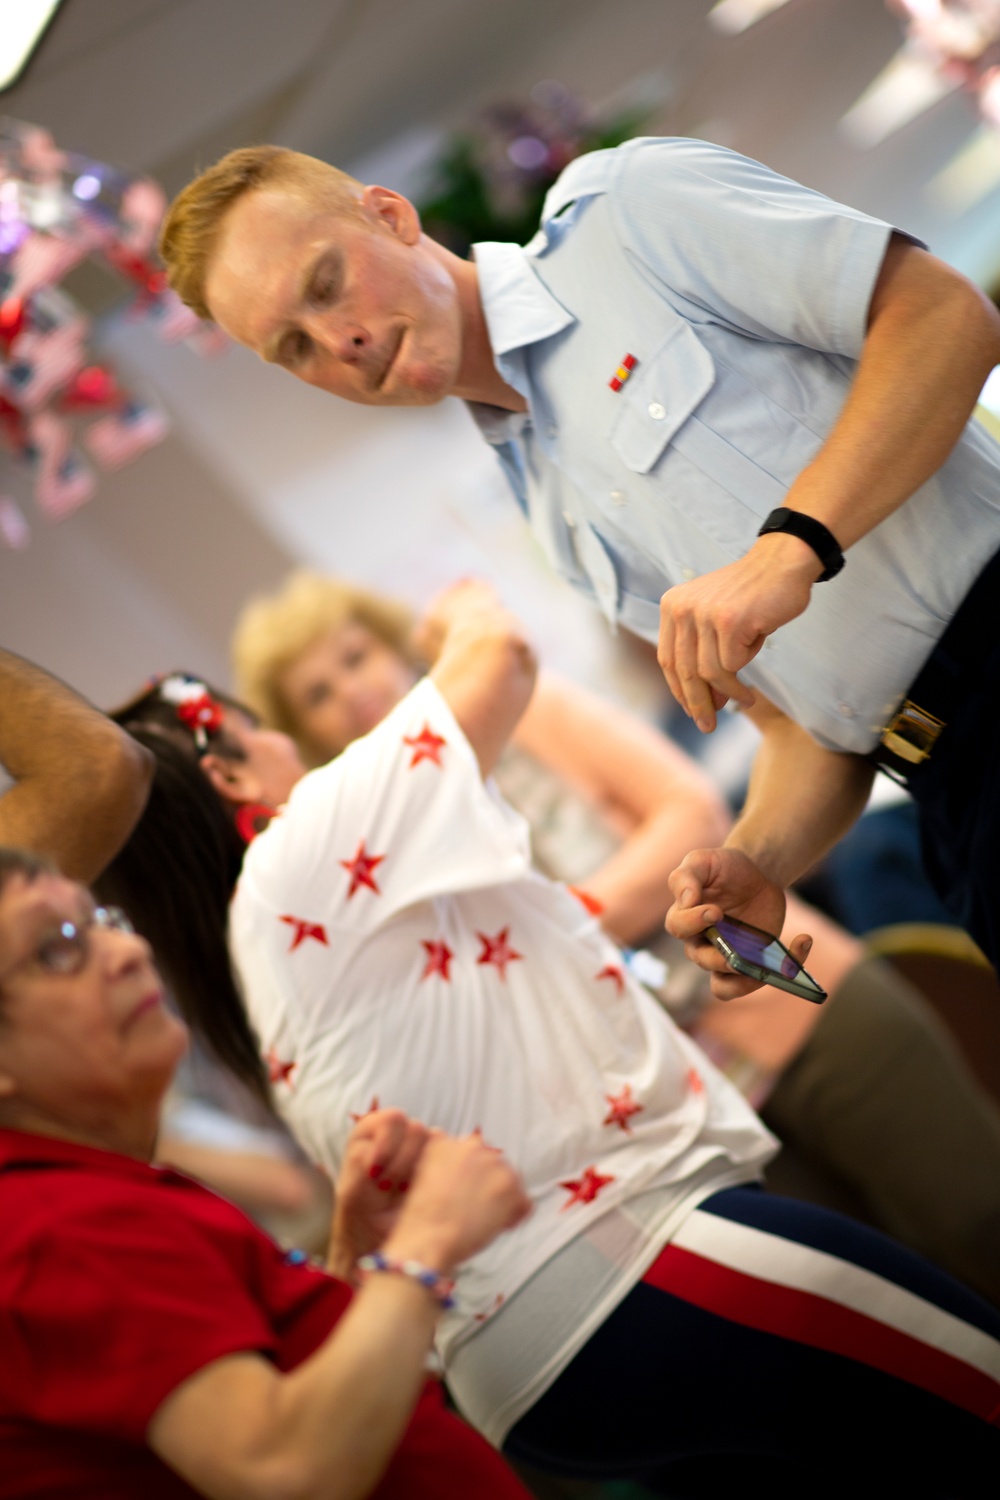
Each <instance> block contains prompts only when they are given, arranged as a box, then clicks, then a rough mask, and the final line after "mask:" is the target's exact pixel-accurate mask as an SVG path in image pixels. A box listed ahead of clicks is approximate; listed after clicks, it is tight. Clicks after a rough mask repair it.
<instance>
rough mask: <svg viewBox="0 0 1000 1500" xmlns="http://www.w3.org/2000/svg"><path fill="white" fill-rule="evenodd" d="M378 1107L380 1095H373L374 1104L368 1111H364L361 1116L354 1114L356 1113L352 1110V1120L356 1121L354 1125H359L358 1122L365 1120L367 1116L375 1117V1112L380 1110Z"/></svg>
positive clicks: (371, 1104)
mask: <svg viewBox="0 0 1000 1500" xmlns="http://www.w3.org/2000/svg"><path fill="white" fill-rule="evenodd" d="M378 1107H379V1103H378V1094H372V1102H371V1103H370V1104H369V1106H368V1108H367V1109H363V1110H362V1111H361V1113H360V1114H359V1115H356V1114H354V1112H353V1110H352V1111H351V1119H352V1120H353V1121H354V1123H355V1125H356V1124H357V1123H358V1121H359V1120H363V1119H364V1118H365V1116H366V1115H373V1114H374V1113H375V1111H376V1110H377V1109H378Z"/></svg>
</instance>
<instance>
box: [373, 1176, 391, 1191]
mask: <svg viewBox="0 0 1000 1500" xmlns="http://www.w3.org/2000/svg"><path fill="white" fill-rule="evenodd" d="M376 1186H377V1188H378V1190H379V1192H380V1193H388V1192H391V1191H392V1183H391V1182H390V1181H389V1179H388V1177H383V1178H382V1181H381V1182H379V1183H376Z"/></svg>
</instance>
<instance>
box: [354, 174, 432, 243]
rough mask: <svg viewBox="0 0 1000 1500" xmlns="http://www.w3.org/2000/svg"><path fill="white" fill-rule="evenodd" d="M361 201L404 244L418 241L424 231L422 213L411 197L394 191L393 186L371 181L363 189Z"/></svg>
mask: <svg viewBox="0 0 1000 1500" xmlns="http://www.w3.org/2000/svg"><path fill="white" fill-rule="evenodd" d="M361 203H362V206H363V207H364V208H366V209H367V210H368V212H369V214H371V215H372V216H373V217H374V218H376V219H378V220H379V222H380V223H382V224H384V225H385V227H386V228H387V229H391V230H392V233H393V234H394V235H395V236H396V238H397V239H399V240H402V241H403V244H404V245H415V244H416V243H417V241H418V240H419V238H420V236H421V233H422V230H421V228H420V215H419V214H418V213H417V210H416V209H415V208H414V206H413V204H412V203H411V202H410V200H409V198H404V197H403V195H402V193H394V192H393V190H392V188H384V187H379V186H378V185H377V184H376V183H370V184H369V185H368V187H366V188H364V189H363V190H362V193H361Z"/></svg>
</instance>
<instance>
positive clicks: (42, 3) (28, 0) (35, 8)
mask: <svg viewBox="0 0 1000 1500" xmlns="http://www.w3.org/2000/svg"><path fill="white" fill-rule="evenodd" d="M60 3H61V0H4V3H3V4H2V5H0V89H7V88H10V86H11V84H12V83H13V82H14V80H15V79H16V78H17V76H18V74H19V73H20V72H21V70H22V69H23V68H24V67H25V66H26V65H27V62H28V58H29V57H30V56H31V54H32V53H33V52H34V50H35V48H36V47H37V46H38V43H39V41H40V40H41V36H42V32H43V31H44V30H45V28H46V26H47V25H48V24H49V22H50V21H51V19H52V17H53V16H54V14H55V13H56V11H57V10H58V9H59V6H60Z"/></svg>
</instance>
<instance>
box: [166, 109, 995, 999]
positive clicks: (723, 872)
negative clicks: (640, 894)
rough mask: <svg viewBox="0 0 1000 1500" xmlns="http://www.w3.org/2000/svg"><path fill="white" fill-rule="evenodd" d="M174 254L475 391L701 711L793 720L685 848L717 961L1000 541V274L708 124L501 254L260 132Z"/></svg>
mask: <svg viewBox="0 0 1000 1500" xmlns="http://www.w3.org/2000/svg"><path fill="white" fill-rule="evenodd" d="M269 153H270V154H269ZM237 159H239V160H237ZM227 164H228V166H227ZM213 174H214V176H213ZM227 174H228V175H227ZM164 253H165V257H166V259H167V263H168V267H169V268H170V272H171V277H172V280H173V282H174V284H175V285H176V286H177V288H178V290H179V291H180V292H181V294H182V295H183V296H184V297H185V299H186V300H187V301H189V302H190V304H191V305H192V306H194V307H196V308H197V309H198V310H199V311H200V312H202V313H209V312H210V313H211V314H212V315H214V316H215V318H216V320H217V321H218V322H220V323H221V324H222V326H223V327H224V328H226V329H227V331H229V332H230V333H231V334H232V335H233V336H234V337H235V338H237V339H239V340H240V341H241V342H243V343H245V344H247V345H248V346H249V347H251V348H253V349H255V350H257V352H259V353H260V354H261V355H262V356H263V357H264V358H266V359H270V360H273V361H276V362H277V363H280V364H283V365H284V366H286V367H287V368H289V369H290V370H291V371H292V373H294V374H296V375H297V376H299V378H301V379H304V380H306V381H308V382H309V383H311V384H315V385H319V386H321V387H322V388H324V389H327V390H330V391H331V392H333V393H335V394H339V395H343V396H346V397H347V398H348V399H352V400H356V401H362V402H366V403H370V404H427V403H429V402H433V401H437V400H439V399H441V397H443V396H444V395H447V394H456V395H459V396H463V397H465V398H466V399H468V400H469V401H471V402H472V403H474V404H473V413H474V415H475V417H476V420H477V421H478V422H479V425H480V427H481V429H482V430H483V432H484V435H485V436H486V437H487V439H488V440H489V441H490V442H492V443H493V444H494V445H495V446H496V448H497V452H498V454H499V456H500V459H501V462H502V463H503V464H504V467H505V469H506V471H507V473H508V476H509V477H510V479H511V482H512V485H513V487H514V490H515V493H516V495H517V497H518V499H519V501H520V504H521V505H522V507H523V509H524V510H525V512H526V514H527V516H528V518H529V520H530V522H531V525H532V527H533V529H534V530H535V532H536V535H538V537H539V538H540V540H541V542H542V545H543V547H544V548H545V550H546V552H547V554H548V556H549V558H550V560H551V561H552V563H553V565H554V566H555V567H556V568H557V569H558V570H559V571H560V572H561V573H563V574H564V575H565V576H566V577H568V578H570V579H571V581H572V582H574V583H575V584H576V585H577V586H578V587H580V588H582V589H584V590H586V591H587V592H588V593H590V594H592V595H593V597H594V598H595V599H596V601H597V603H598V604H599V606H600V608H601V609H602V610H603V611H604V613H605V615H606V616H607V617H608V618H609V620H612V621H620V622H621V623H623V624H625V625H627V626H628V627H630V628H631V629H633V630H636V631H638V633H639V634H641V635H644V636H646V637H647V638H648V639H654V640H655V639H657V637H659V642H660V659H661V663H662V664H663V666H664V670H665V673H666V675H667V679H668V681H669V682H670V685H671V688H672V689H673V691H674V693H675V696H677V698H678V700H679V701H680V702H681V704H682V706H684V707H685V709H686V710H687V711H688V712H689V713H690V714H691V715H692V717H693V718H694V719H695V720H696V722H697V723H698V724H699V727H701V728H702V729H705V730H708V729H711V728H712V727H713V726H714V722H715V712H716V710H717V709H718V708H719V707H720V706H721V704H722V703H723V702H724V701H725V700H726V699H727V698H732V699H734V700H735V701H736V702H738V703H740V704H742V705H743V706H745V707H747V708H748V710H749V711H750V712H751V713H752V715H753V716H754V717H755V719H756V720H757V721H758V723H759V724H760V725H761V728H762V729H763V731H764V736H765V739H764V746H763V749H762V752H761V757H760V759H759V761H758V765H757V768H756V771H755V776H754V783H753V787H752V791H751V796H750V798H749V801H748V805H747V809H746V811H745V813H744V815H743V817H742V818H741V820H740V822H739V824H738V825H737V827H736V829H735V830H734V833H733V835H732V836H731V839H730V840H729V843H728V845H727V848H726V850H724V851H702V852H701V853H700V854H698V855H697V856H693V857H692V858H690V859H689V860H688V861H686V862H685V866H682V868H681V870H680V871H678V872H677V876H676V885H675V890H676V895H677V898H678V899H677V903H676V905H675V907H674V909H673V912H672V915H671V925H672V927H673V930H674V931H675V932H677V934H678V935H680V936H684V937H685V938H687V939H689V941H690V942H691V944H692V951H693V952H694V953H696V955H697V956H698V957H699V959H700V960H702V961H704V962H705V964H706V966H707V967H712V968H715V969H716V970H717V971H719V970H721V960H719V958H718V955H716V954H715V951H714V949H710V948H709V945H708V944H707V943H704V942H703V941H701V940H700V939H699V937H698V934H699V933H700V932H701V930H702V928H703V927H704V926H705V924H706V921H711V920H714V918H715V916H717V915H718V913H719V910H720V909H722V908H724V909H726V910H728V911H730V912H734V913H736V914H738V915H742V916H744V917H745V918H746V919H747V920H749V921H752V922H757V923H758V924H759V925H761V926H764V927H770V928H771V929H772V930H775V931H777V930H780V926H781V921H782V918H783V911H784V904H783V897H782V895H781V888H782V887H783V886H784V885H785V884H787V883H788V882H790V881H791V880H792V879H794V878H795V877H796V876H798V875H799V874H801V873H802V871H803V869H804V868H806V867H807V866H808V865H809V864H811V863H812V862H813V860H814V859H815V858H816V857H817V856H818V855H819V854H820V853H821V852H822V851H823V850H824V849H825V848H826V847H828V846H829V844H830V843H832V842H833V841H834V840H835V839H836V838H837V837H839V835H840V834H841V833H842V832H843V831H844V829H845V828H846V827H847V826H849V824H850V822H851V821H853V819H854V817H856V816H857V813H858V812H859V811H860V809H861V807H862V806H863V805H864V802H865V800H866V797H867V793H868V789H869V787H870V783H871V777H872V774H873V770H872V766H871V764H870V763H869V762H868V761H867V760H865V759H863V758H862V757H864V756H865V754H866V752H868V751H869V750H870V749H871V748H872V746H873V745H874V744H875V743H876V741H877V739H878V737H879V734H880V731H881V730H882V728H883V727H884V726H885V724H886V723H887V722H888V720H889V719H890V718H891V716H892V713H893V711H894V709H895V708H896V706H897V705H898V703H899V701H900V699H901V698H902V697H903V696H904V694H905V693H906V691H907V689H908V687H909V685H910V683H911V682H912V680H913V678H914V677H915V676H916V674H917V672H918V671H919V669H920V667H921V665H922V663H923V662H924V660H925V658H926V657H927V656H928V653H929V652H930V651H931V650H932V648H933V647H934V644H935V642H936V640H937V639H938V637H939V636H940V635H941V633H942V631H943V629H944V627H945V625H946V623H947V622H948V620H949V619H950V618H951V617H952V616H953V615H954V613H955V611H956V609H957V608H958V606H959V604H960V603H961V601H962V600H963V599H964V598H965V597H966V595H967V594H968V592H969V589H970V586H971V585H972V583H973V580H974V579H975V578H976V576H977V574H978V573H979V571H980V569H981V568H982V566H983V563H984V562H985V561H986V559H988V558H989V557H991V556H992V555H993V554H994V553H995V552H997V550H998V548H1000V482H998V481H1000V460H998V454H997V450H996V448H995V446H994V445H993V444H992V442H991V441H990V440H989V439H988V438H987V437H986V436H985V434H983V433H981V432H980V431H979V429H978V428H977V427H976V426H975V425H974V424H973V425H970V426H967V425H966V424H967V422H968V419H969V416H970V413H971V411H972V408H973V405H974V403H975V400H976V396H977V395H978V392H979V390H980V388H981V386H982V383H983V380H984V379H985V376H986V374H987V373H988V371H989V370H990V369H991V368H992V366H993V364H994V363H996V362H997V360H998V359H1000V317H998V315H997V313H996V311H995V309H993V308H992V306H991V305H990V304H989V303H988V302H987V301H986V299H985V298H983V297H982V296H981V294H980V293H979V292H978V291H977V290H976V289H975V288H974V287H972V286H971V284H970V283H968V282H966V281H965V280H964V278H962V277H960V276H958V275H957V273H955V272H954V271H952V270H951V269H950V268H949V267H947V266H945V265H944V264H943V263H942V262H940V261H937V260H935V259H934V258H933V257H932V256H930V255H928V254H927V253H926V252H925V251H924V250H923V249H921V248H919V247H918V246H917V245H915V244H914V243H912V242H911V241H909V240H908V239H907V238H906V237H905V236H903V235H901V234H899V233H897V232H894V231H893V230H892V229H891V227H890V226H889V225H887V224H884V223H881V222H880V221H878V220H875V219H871V218H869V217H867V216H865V215H862V214H859V213H857V212H855V211H854V210H852V209H849V208H845V207H843V206H842V205H838V204H834V203H831V202H830V201H829V200H828V199H825V198H823V197H821V196H820V195H818V194H816V193H813V192H811V191H809V190H808V189H806V188H803V187H800V186H799V185H797V184H795V183H791V182H789V181H787V180H786V179H784V178H781V177H778V176H776V175H775V174H774V173H772V172H770V171H768V170H767V169H766V168H764V167H762V166H760V165H759V164H757V163H755V162H751V161H748V160H747V159H745V158H743V157H739V156H736V155H734V154H733V153H731V152H726V151H723V150H721V149H720V148H717V147H714V146H710V145H706V144H705V143H702V142H697V141H691V140H686V139H679V140H666V141H661V140H639V141H632V142H629V143H628V144H627V145H625V146H623V147H621V148H619V149H618V150H616V151H611V152H599V153H595V154H594V155H592V156H588V157H584V158H582V159H580V160H579V161H577V162H575V163H573V164H572V165H571V166H570V168H569V169H568V170H567V171H566V172H565V173H564V174H563V176H562V178H561V179H560V180H559V182H558V183H557V184H556V185H555V187H554V188H553V189H552V192H551V193H550V195H549V199H548V201H547V203H546V209H545V213H544V215H543V221H542V228H541V230H540V231H539V234H538V235H537V236H536V238H535V239H534V240H533V241H532V243H531V244H530V245H529V246H527V247H526V248H525V249H523V250H522V249H520V248H519V247H517V246H513V245H497V244H493V245H480V246H477V247H476V250H475V260H474V262H472V263H470V262H465V261H460V260H457V259H456V258H455V257H454V256H452V255H450V254H449V252H447V251H446V250H444V249H443V248H442V247H441V246H438V245H436V244H434V242H432V241H430V240H428V239H427V238H426V237H424V236H423V235H422V234H421V231H420V225H419V220H418V219H417V216H416V214H415V211H414V210H413V208H412V205H410V204H408V203H407V201H406V200H405V199H402V198H400V197H399V195H397V194H394V193H391V192H389V191H388V190H386V189H382V188H378V187H367V188H362V186H361V185H360V184H357V183H353V182H352V180H351V179H349V178H344V177H343V174H337V173H335V172H334V171H333V169H331V168H328V167H326V166H325V165H324V164H321V163H316V162H312V161H311V160H310V159H309V158H302V157H297V156H294V155H293V154H291V153H283V152H280V151H277V150H275V149H274V148H261V149H260V150H258V151H257V152H253V151H251V152H246V153H233V154H232V156H231V157H230V158H226V159H225V160H224V161H223V162H222V163H220V164H219V166H218V167H216V168H213V169H211V170H210V172H208V173H206V174H204V176H203V178H201V179H199V180H198V181H197V182H195V183H194V184H192V185H191V187H189V188H188V189H187V190H186V191H185V193H184V194H182V195H181V198H180V199H179V200H178V202H177V204H175V206H174V208H173V209H172V211H171V216H170V218H169V220H168V224H167V227H166V230H165V235H164ZM782 506H784V507H787V510H786V511H785V512H784V513H783V517H784V518H783V519H782V520H780V521H779V523H778V529H777V530H775V531H772V532H770V533H769V534H767V535H763V536H759V531H760V528H761V525H762V523H763V522H765V520H766V518H767V517H768V515H769V513H770V512H772V511H773V510H774V508H775V507H782ZM789 512H791V515H790V516H789ZM838 544H839V548H848V547H849V548H850V554H849V558H848V564H847V567H846V568H844V570H843V572H841V573H839V574H838V576H836V577H835V578H834V577H833V576H832V574H833V572H834V571H836V567H837V562H838V558H839V555H840V554H839V548H838ZM821 576H823V577H824V578H826V577H829V581H824V582H823V583H822V586H821V587H819V588H816V589H814V588H813V585H814V584H815V583H817V581H819V580H820V578H821ZM661 596H662V602H661ZM807 606H808V607H807ZM776 632H777V633H776ZM762 647H764V648H765V649H763V650H762V649H761V648H762ZM737 672H740V673H741V678H742V680H741V678H740V677H737V675H736V674H737ZM998 832H1000V830H998ZM706 903H707V905H706ZM706 913H709V915H706ZM806 945H807V939H806V938H805V937H804V936H803V937H801V938H800V939H797V940H796V942H795V944H794V945H793V946H794V947H795V951H796V952H797V953H798V954H800V955H801V954H802V953H803V952H804V951H805V948H806ZM716 987H717V990H718V993H720V994H723V995H729V994H736V993H741V992H743V991H744V990H745V989H746V988H749V987H752V986H749V985H748V984H747V983H746V982H745V981H742V980H738V979H736V978H735V977H729V978H725V977H723V976H722V974H721V972H719V973H718V976H717V979H716Z"/></svg>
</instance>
